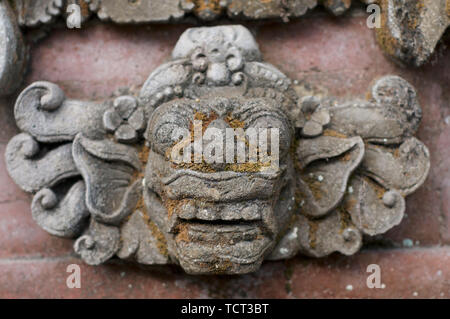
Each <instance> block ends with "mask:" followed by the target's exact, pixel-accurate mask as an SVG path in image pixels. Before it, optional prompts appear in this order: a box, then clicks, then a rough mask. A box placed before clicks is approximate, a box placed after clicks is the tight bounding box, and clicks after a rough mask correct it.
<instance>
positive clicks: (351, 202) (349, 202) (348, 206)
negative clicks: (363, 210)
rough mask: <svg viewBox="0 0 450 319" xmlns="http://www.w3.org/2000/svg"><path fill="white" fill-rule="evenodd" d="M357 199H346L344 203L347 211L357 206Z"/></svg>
mask: <svg viewBox="0 0 450 319" xmlns="http://www.w3.org/2000/svg"><path fill="white" fill-rule="evenodd" d="M356 203H357V202H356V199H354V198H348V199H346V200H345V203H344V209H345V210H346V211H347V212H351V211H352V210H353V209H354V208H355V206H356Z"/></svg>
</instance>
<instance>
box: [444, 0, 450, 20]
mask: <svg viewBox="0 0 450 319" xmlns="http://www.w3.org/2000/svg"><path fill="white" fill-rule="evenodd" d="M445 12H446V13H447V16H449V17H450V0H447V2H446V4H445Z"/></svg>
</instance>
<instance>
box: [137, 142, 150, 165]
mask: <svg viewBox="0 0 450 319" xmlns="http://www.w3.org/2000/svg"><path fill="white" fill-rule="evenodd" d="M149 153H150V148H149V147H148V146H146V145H142V146H141V147H140V149H139V153H138V156H139V160H140V161H141V163H142V165H143V166H145V165H146V164H147V162H148V156H149Z"/></svg>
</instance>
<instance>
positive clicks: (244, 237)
mask: <svg viewBox="0 0 450 319" xmlns="http://www.w3.org/2000/svg"><path fill="white" fill-rule="evenodd" d="M269 233H270V232H268V231H267V230H266V228H265V227H264V223H263V222H262V221H261V220H260V221H243V220H234V221H223V220H214V221H205V220H198V219H195V220H181V221H180V223H179V224H178V227H177V233H176V235H175V240H176V243H177V250H178V255H179V258H180V261H181V262H182V263H185V264H191V265H195V264H196V265H197V266H198V265H207V264H210V265H214V266H215V267H217V265H223V264H229V265H252V264H255V263H258V262H260V261H262V258H263V256H264V254H265V253H266V251H267V250H268V248H269V247H270V246H271V244H272V242H273V240H272V239H271V237H272V236H270V235H269Z"/></svg>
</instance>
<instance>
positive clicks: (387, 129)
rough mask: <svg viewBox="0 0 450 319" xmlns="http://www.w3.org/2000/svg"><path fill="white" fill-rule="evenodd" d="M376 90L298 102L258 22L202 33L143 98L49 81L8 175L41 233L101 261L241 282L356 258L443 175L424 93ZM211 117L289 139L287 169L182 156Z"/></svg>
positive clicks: (28, 99) (15, 145)
mask: <svg viewBox="0 0 450 319" xmlns="http://www.w3.org/2000/svg"><path fill="white" fill-rule="evenodd" d="M361 93H362V94H361V95H364V94H363V93H364V92H361ZM369 93H370V94H368V95H367V96H368V98H367V99H358V98H355V99H352V100H350V101H341V102H336V101H334V100H333V99H332V98H331V97H329V98H326V99H319V98H318V97H315V96H298V95H297V94H296V93H295V90H294V89H293V88H292V86H291V80H290V79H289V78H287V77H286V76H285V75H284V74H283V73H282V72H281V71H280V70H277V69H276V68H275V67H274V66H272V65H271V64H269V63H267V62H265V61H264V60H263V59H262V56H261V53H260V51H259V49H258V45H257V43H256V41H255V39H254V38H253V36H252V35H251V33H250V32H249V30H247V29H246V28H244V27H242V26H239V25H235V26H221V27H210V28H193V29H188V30H187V31H186V32H185V33H184V34H183V35H182V36H181V37H180V39H179V41H178V43H177V44H176V46H175V48H174V50H173V52H172V59H171V60H170V61H169V62H167V63H164V64H163V65H161V66H160V67H158V68H157V69H156V70H155V71H154V72H153V73H152V74H151V75H150V76H149V78H148V80H147V81H146V83H145V84H144V85H143V87H142V88H141V91H140V93H139V94H138V95H137V96H131V95H125V96H119V97H116V98H115V99H112V100H107V101H104V102H101V103H99V102H95V103H94V102H89V101H75V100H70V99H67V98H66V97H65V95H64V93H63V92H62V90H61V89H60V88H59V87H58V86H57V85H55V84H52V83H49V82H36V83H34V84H32V85H31V86H29V87H28V88H27V89H25V90H24V91H23V92H22V93H21V94H20V96H19V98H18V100H17V102H16V105H15V118H16V121H17V124H18V126H19V128H20V129H21V130H22V133H21V134H19V135H18V136H16V137H14V138H13V139H12V140H11V141H10V143H9V145H8V147H7V150H6V162H7V168H8V172H9V174H10V175H11V177H12V178H13V180H14V181H15V182H16V183H17V184H18V185H19V186H20V187H21V188H22V189H24V190H25V191H28V192H31V193H33V194H34V199H33V202H32V216H33V218H34V219H35V221H36V222H37V224H38V225H39V226H41V227H42V228H43V229H45V230H46V231H47V232H49V233H50V234H52V235H56V236H61V237H70V238H76V241H75V244H74V249H75V251H76V253H77V254H79V255H80V256H81V258H82V259H83V260H84V261H85V262H87V263H89V264H92V265H98V264H102V263H104V262H107V261H108V260H109V259H111V258H121V259H125V260H129V261H133V262H138V263H141V264H145V265H164V264H170V263H174V264H178V265H180V266H181V267H182V268H183V269H184V270H185V271H186V272H188V273H191V274H242V273H248V272H253V271H256V270H257V269H258V268H259V267H260V265H261V263H262V262H263V261H264V260H268V259H270V260H278V259H286V258H291V257H293V256H295V255H297V254H299V253H301V254H305V255H309V256H313V257H323V256H326V255H328V254H331V253H333V252H340V253H342V254H345V255H351V254H355V253H356V252H357V251H358V250H359V249H360V248H361V246H362V245H363V235H366V236H375V235H380V234H383V233H385V232H386V231H388V230H389V229H391V228H392V227H395V226H396V225H398V224H399V223H400V222H401V221H402V219H403V214H404V211H405V196H408V195H411V194H412V193H413V192H414V191H415V190H416V189H417V188H418V187H420V186H421V185H422V184H423V182H424V181H425V179H426V177H427V175H428V171H429V169H430V158H429V152H428V150H427V148H426V146H425V145H424V144H423V143H421V142H420V141H419V140H417V139H416V138H415V137H414V134H415V133H416V131H417V129H418V127H419V124H420V120H421V117H422V110H421V108H420V106H419V103H418V100H417V96H416V92H415V90H414V88H413V87H412V86H411V85H410V84H409V83H408V82H406V81H405V80H403V79H402V78H400V77H396V76H386V77H383V78H380V79H377V80H376V81H374V84H373V85H372V87H371V88H370V91H369ZM197 121H202V124H201V126H200V127H199V129H200V132H204V134H205V136H206V132H207V131H208V129H210V128H214V129H215V130H218V131H226V129H230V128H232V129H245V130H248V129H250V128H259V129H261V128H276V129H278V132H279V135H278V137H279V139H278V141H277V142H275V140H274V139H272V138H271V139H270V143H275V145H278V148H279V153H280V158H279V165H278V166H277V167H276V169H275V170H269V171H267V169H266V168H267V166H265V163H263V162H260V161H257V162H255V163H253V162H249V161H244V163H241V162H237V161H236V160H235V158H234V156H233V158H232V160H233V162H232V163H226V164H225V163H221V162H208V161H207V160H206V159H205V158H201V160H200V162H198V163H192V162H189V163H185V162H183V163H180V162H177V161H175V160H174V158H173V157H172V154H174V150H175V149H176V147H177V145H178V144H179V143H178V141H179V135H177V134H178V133H177V134H173V133H174V132H175V133H176V132H182V131H183V129H184V130H187V131H188V132H190V131H191V130H192V131H193V132H194V134H195V131H196V128H197V129H198V124H196V122H197ZM187 141H189V142H190V141H191V139H190V138H189V139H188V140H187ZM203 142H204V144H203V145H204V147H205V148H208V147H210V145H211V142H210V140H208V139H207V138H206V137H205V139H204V141H203ZM247 142H249V141H247V140H246V143H243V145H247ZM233 143H238V139H237V140H236V141H235V140H234V138H233ZM236 145H237V144H236ZM233 150H234V147H233ZM214 153H215V154H216V149H215V148H214ZM248 154H250V153H248ZM249 156H250V155H249ZM235 161H236V162H235Z"/></svg>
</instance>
